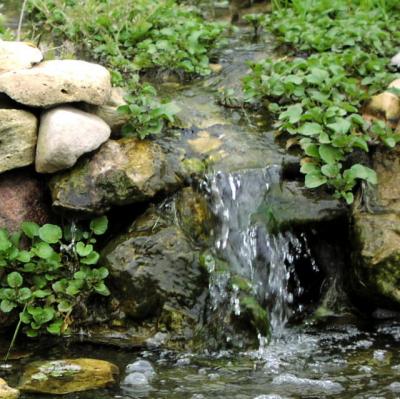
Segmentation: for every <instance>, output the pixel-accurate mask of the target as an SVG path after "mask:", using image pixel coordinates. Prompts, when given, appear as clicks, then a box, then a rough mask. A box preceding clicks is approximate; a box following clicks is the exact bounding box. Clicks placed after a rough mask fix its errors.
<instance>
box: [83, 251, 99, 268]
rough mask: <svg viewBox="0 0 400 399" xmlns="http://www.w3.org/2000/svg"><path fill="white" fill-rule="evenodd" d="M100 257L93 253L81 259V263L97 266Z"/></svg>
mask: <svg viewBox="0 0 400 399" xmlns="http://www.w3.org/2000/svg"><path fill="white" fill-rule="evenodd" d="M99 258H100V255H99V254H98V252H96V251H93V252H92V253H91V254H90V255H89V256H86V257H85V258H82V259H81V263H83V264H85V265H95V264H96V263H97V262H98V261H99Z"/></svg>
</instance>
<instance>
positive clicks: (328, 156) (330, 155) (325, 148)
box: [319, 144, 343, 164]
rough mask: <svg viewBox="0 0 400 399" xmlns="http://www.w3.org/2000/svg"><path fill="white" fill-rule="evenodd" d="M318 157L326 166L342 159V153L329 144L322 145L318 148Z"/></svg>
mask: <svg viewBox="0 0 400 399" xmlns="http://www.w3.org/2000/svg"><path fill="white" fill-rule="evenodd" d="M319 155H320V157H321V159H322V160H323V161H324V162H325V163H327V164H331V163H335V162H337V161H340V160H341V159H342V158H343V154H342V151H341V150H340V149H338V148H335V147H333V146H331V145H329V144H322V145H321V146H320V147H319Z"/></svg>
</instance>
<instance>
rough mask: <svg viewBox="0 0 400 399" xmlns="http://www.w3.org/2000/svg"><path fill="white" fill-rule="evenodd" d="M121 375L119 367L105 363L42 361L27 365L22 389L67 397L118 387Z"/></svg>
mask: <svg viewBox="0 0 400 399" xmlns="http://www.w3.org/2000/svg"><path fill="white" fill-rule="evenodd" d="M118 374H119V370H118V367H117V366H116V365H114V364H112V363H110V362H106V361H104V360H97V359H64V360H52V361H38V362H33V363H30V364H28V365H27V366H26V368H25V370H24V373H23V375H22V377H21V381H20V386H19V389H20V390H21V391H24V392H34V393H45V394H53V395H65V394H69V393H73V392H82V391H88V390H91V389H99V388H106V387H108V386H111V385H114V384H115V383H116V378H117V376H118Z"/></svg>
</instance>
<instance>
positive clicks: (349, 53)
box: [244, 0, 400, 204]
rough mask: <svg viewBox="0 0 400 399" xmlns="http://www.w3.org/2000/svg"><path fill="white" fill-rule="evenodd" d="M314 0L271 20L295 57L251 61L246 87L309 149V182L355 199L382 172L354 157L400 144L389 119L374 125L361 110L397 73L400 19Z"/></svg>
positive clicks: (294, 141)
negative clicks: (394, 59) (392, 59)
mask: <svg viewBox="0 0 400 399" xmlns="http://www.w3.org/2000/svg"><path fill="white" fill-rule="evenodd" d="M308 3H309V4H310V7H309V8H305V9H303V11H304V12H303V11H302V12H299V10H297V9H296V8H295V7H293V8H291V7H290V6H289V5H287V7H286V8H282V9H278V11H275V12H273V13H272V14H271V15H270V16H268V17H266V22H265V24H264V29H266V30H269V31H271V32H272V33H274V34H275V36H276V37H277V40H278V42H279V43H280V44H281V45H282V44H284V45H286V51H288V52H289V55H288V56H286V57H283V58H281V59H267V60H265V61H263V62H260V63H255V64H253V65H251V69H252V72H251V73H250V74H249V75H248V76H247V77H246V78H245V79H244V89H245V92H246V95H247V99H248V101H249V102H253V103H256V104H265V106H266V107H267V109H268V110H269V111H270V112H271V113H272V114H274V115H276V116H277V119H278V121H277V123H276V125H275V126H276V128H277V129H278V131H279V132H280V133H281V134H284V135H286V137H287V138H288V143H289V145H298V146H300V148H301V149H302V151H303V154H304V156H303V159H302V167H301V172H302V173H304V174H305V185H306V186H307V187H308V188H316V187H320V186H322V185H328V186H329V187H331V188H333V190H334V193H335V196H336V197H339V198H344V199H345V200H346V202H347V203H348V204H350V203H352V202H353V199H354V198H353V193H352V189H353V187H354V186H355V184H356V181H357V180H364V181H366V182H368V183H371V184H376V182H377V177H376V173H375V172H374V171H373V170H371V169H370V168H368V167H367V166H366V165H363V164H362V163H354V162H352V161H351V160H350V158H349V154H351V153H352V152H353V151H354V150H355V149H357V150H360V151H364V152H368V151H369V148H370V146H371V145H372V144H375V143H377V142H379V141H380V142H383V143H384V144H385V145H387V146H389V147H393V146H395V145H396V143H397V142H398V141H399V140H400V136H399V134H397V133H395V132H394V131H393V130H392V129H391V128H389V127H387V126H386V125H385V124H384V123H380V122H374V123H372V124H371V123H369V122H367V121H365V120H364V119H363V118H362V116H361V115H360V114H359V112H360V109H361V107H362V105H363V104H364V102H365V101H366V100H367V99H368V98H370V96H372V95H374V94H376V93H377V92H380V91H382V88H384V87H386V86H387V84H388V83H389V82H390V81H391V80H393V79H394V78H395V75H393V74H392V73H390V72H389V71H388V70H387V65H388V63H389V59H388V57H389V56H390V55H392V53H393V49H395V48H396V46H398V45H400V35H399V34H398V32H395V31H394V27H395V26H397V25H398V23H399V22H400V16H398V15H397V16H396V15H395V14H394V15H393V16H392V17H390V16H388V15H386V14H385V13H383V12H380V11H379V9H370V10H368V11H365V10H362V9H359V8H357V7H350V8H349V7H347V8H346V7H343V6H344V5H345V4H347V2H346V0H338V1H335V2H327V1H325V0H315V1H312V2H308ZM291 136H292V137H291ZM289 139H290V141H289Z"/></svg>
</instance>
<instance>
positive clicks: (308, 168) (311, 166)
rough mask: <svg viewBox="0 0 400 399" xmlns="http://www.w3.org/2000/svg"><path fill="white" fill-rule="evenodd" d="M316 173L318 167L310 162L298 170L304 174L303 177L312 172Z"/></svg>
mask: <svg viewBox="0 0 400 399" xmlns="http://www.w3.org/2000/svg"><path fill="white" fill-rule="evenodd" d="M318 171H319V167H318V166H317V165H316V164H314V163H311V162H307V163H304V164H303V165H302V166H301V168H300V172H301V173H304V174H305V175H306V174H307V173H313V172H318Z"/></svg>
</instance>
